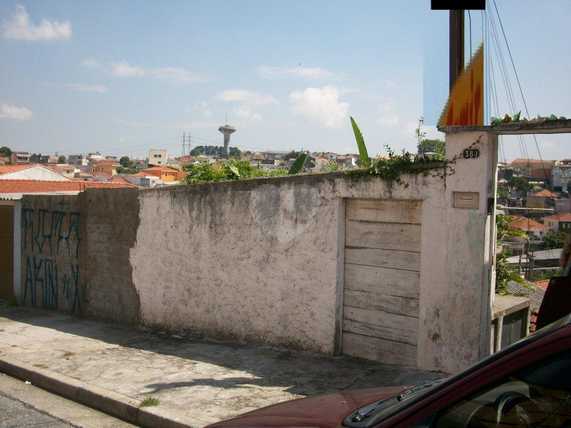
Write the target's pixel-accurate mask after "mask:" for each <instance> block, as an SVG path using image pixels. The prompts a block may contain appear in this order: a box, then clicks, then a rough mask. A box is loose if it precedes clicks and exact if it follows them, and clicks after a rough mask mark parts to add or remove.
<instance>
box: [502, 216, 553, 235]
mask: <svg viewBox="0 0 571 428" xmlns="http://www.w3.org/2000/svg"><path fill="white" fill-rule="evenodd" d="M510 227H512V228H513V229H518V230H523V231H525V232H531V231H543V230H544V228H545V226H544V225H543V224H541V223H539V222H537V221H535V220H532V219H530V218H527V217H520V216H514V217H512V220H511V221H510Z"/></svg>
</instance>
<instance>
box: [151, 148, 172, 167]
mask: <svg viewBox="0 0 571 428" xmlns="http://www.w3.org/2000/svg"><path fill="white" fill-rule="evenodd" d="M167 159H168V157H167V151H166V150H164V149H151V150H149V162H148V163H149V166H164V165H166V164H167Z"/></svg>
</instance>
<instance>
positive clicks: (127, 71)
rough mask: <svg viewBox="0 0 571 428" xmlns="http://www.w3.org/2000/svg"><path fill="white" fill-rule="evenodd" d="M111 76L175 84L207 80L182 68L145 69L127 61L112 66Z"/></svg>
mask: <svg viewBox="0 0 571 428" xmlns="http://www.w3.org/2000/svg"><path fill="white" fill-rule="evenodd" d="M111 74H112V75H114V76H117V77H143V76H146V77H152V78H155V79H161V80H168V81H171V82H175V83H195V82H204V81H206V79H205V78H204V77H203V76H201V75H199V74H197V73H194V72H192V71H190V70H187V69H185V68H181V67H158V68H143V67H139V66H135V65H131V64H129V63H128V62H126V61H120V62H115V63H113V64H111Z"/></svg>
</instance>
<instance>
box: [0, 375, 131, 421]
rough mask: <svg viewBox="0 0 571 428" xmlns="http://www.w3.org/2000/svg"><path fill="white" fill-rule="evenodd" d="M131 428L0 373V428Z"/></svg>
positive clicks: (103, 414)
mask: <svg viewBox="0 0 571 428" xmlns="http://www.w3.org/2000/svg"><path fill="white" fill-rule="evenodd" d="M133 426H134V425H131V424H128V423H126V422H123V421H121V420H119V419H115V418H113V417H111V416H109V415H106V414H105V413H101V412H99V411H97V410H94V409H91V408H89V407H86V406H83V405H81V404H78V403H75V402H73V401H70V400H67V399H65V398H62V397H60V396H58V395H55V394H51V393H49V392H47V391H44V390H43V389H40V388H37V387H35V386H33V385H31V384H29V383H26V382H23V381H21V380H18V379H14V378H12V377H9V376H6V375H4V374H2V373H0V428H8V427H10V428H12V427H14V428H28V427H42V428H43V427H47V428H56V427H57V428H64V427H65V428H67V427H82V428H129V427H133Z"/></svg>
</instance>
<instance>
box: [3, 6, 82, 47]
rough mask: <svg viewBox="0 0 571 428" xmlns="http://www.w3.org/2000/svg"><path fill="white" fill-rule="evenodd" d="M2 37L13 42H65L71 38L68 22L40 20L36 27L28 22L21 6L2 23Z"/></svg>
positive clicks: (26, 14) (28, 17)
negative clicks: (13, 40)
mask: <svg viewBox="0 0 571 428" xmlns="http://www.w3.org/2000/svg"><path fill="white" fill-rule="evenodd" d="M2 35H3V36H4V38H6V39H15V40H30V41H37V40H66V39H69V38H70V37H71V24H70V23H69V21H64V22H58V21H48V20H47V19H42V21H41V22H40V23H39V24H38V25H34V24H33V23H31V22H30V16H29V15H28V12H27V11H26V8H25V7H24V6H22V5H17V6H16V11H15V12H14V15H12V17H11V19H10V20H8V21H4V24H3V26H2Z"/></svg>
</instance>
